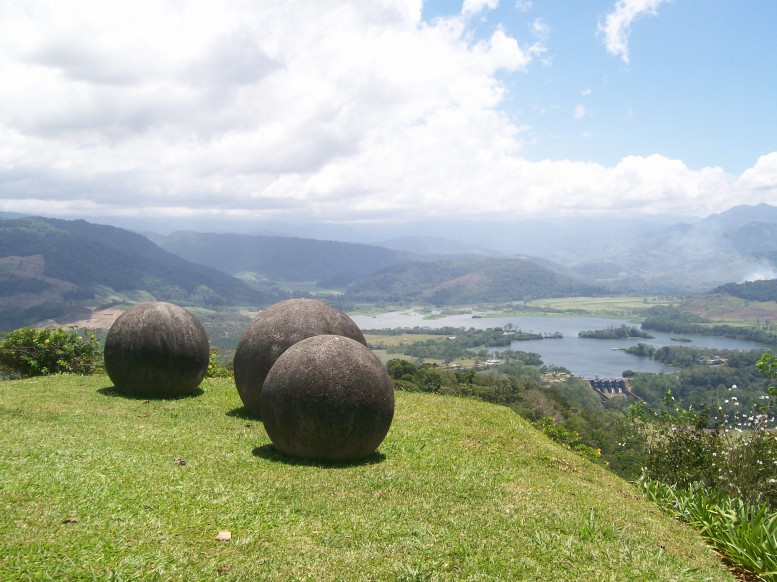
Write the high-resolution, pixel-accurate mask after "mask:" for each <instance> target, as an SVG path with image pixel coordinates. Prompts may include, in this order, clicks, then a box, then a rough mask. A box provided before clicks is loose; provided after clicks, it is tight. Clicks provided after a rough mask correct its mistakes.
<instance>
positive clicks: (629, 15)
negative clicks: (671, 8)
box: [599, 0, 667, 63]
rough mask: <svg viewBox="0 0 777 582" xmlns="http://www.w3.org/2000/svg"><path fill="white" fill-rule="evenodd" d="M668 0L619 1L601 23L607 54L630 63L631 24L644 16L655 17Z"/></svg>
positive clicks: (600, 29)
mask: <svg viewBox="0 0 777 582" xmlns="http://www.w3.org/2000/svg"><path fill="white" fill-rule="evenodd" d="M666 1H667V0H618V1H617V2H616V4H615V9H614V10H613V11H612V12H610V13H609V14H608V15H607V16H606V17H605V20H604V24H602V23H601V22H600V23H599V32H601V33H603V34H604V43H605V46H606V47H607V52H609V53H610V54H612V55H615V56H619V57H620V58H621V59H622V60H623V62H624V63H628V62H629V34H631V23H632V22H633V21H634V20H635V19H637V18H638V17H640V16H643V15H646V14H648V15H655V14H656V13H657V9H658V7H659V5H661V4H662V3H663V2H666Z"/></svg>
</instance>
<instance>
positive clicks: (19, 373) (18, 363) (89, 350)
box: [0, 328, 102, 378]
mask: <svg viewBox="0 0 777 582" xmlns="http://www.w3.org/2000/svg"><path fill="white" fill-rule="evenodd" d="M101 369H102V354H101V352H100V344H99V342H98V340H97V337H96V336H95V335H94V334H93V333H90V332H87V333H86V334H84V335H81V334H79V333H78V332H76V331H70V332H66V331H63V330H62V329H51V328H46V329H40V330H38V329H32V328H21V329H17V330H16V331H13V332H11V333H8V334H4V335H3V336H2V340H0V372H2V374H3V375H5V376H10V377H21V378H29V377H31V376H47V375H49V374H64V373H68V374H81V375H87V374H94V373H96V372H99V371H100V370H101Z"/></svg>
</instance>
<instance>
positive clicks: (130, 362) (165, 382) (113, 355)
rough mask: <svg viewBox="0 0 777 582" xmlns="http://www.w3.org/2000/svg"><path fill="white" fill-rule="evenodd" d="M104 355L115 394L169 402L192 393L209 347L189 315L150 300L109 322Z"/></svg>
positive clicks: (205, 368) (204, 368)
mask: <svg viewBox="0 0 777 582" xmlns="http://www.w3.org/2000/svg"><path fill="white" fill-rule="evenodd" d="M104 357H105V371H106V372H107V373H108V376H109V377H110V379H111V381H112V382H113V385H114V386H115V387H116V388H117V389H118V390H119V391H121V392H123V393H125V394H129V395H133V396H146V397H152V398H171V397H175V396H181V395H184V394H189V393H191V392H193V391H194V390H196V389H197V386H199V385H200V382H202V379H203V378H204V377H205V374H206V373H207V371H208V360H209V358H210V347H209V344H208V335H207V334H206V332H205V328H203V327H202V324H201V323H200V322H199V321H198V320H197V318H196V317H194V316H193V315H192V314H191V313H189V312H188V311H186V310H185V309H183V308H182V307H178V306H177V305H173V304H171V303H164V302H161V301H150V302H148V303H141V304H139V305H136V306H134V307H132V308H131V309H128V310H127V311H125V312H124V313H122V314H121V315H120V316H119V317H118V318H117V319H116V321H114V322H113V325H112V326H111V329H110V330H109V331H108V336H107V337H106V339H105V350H104Z"/></svg>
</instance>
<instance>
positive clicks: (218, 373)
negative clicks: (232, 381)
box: [206, 348, 235, 378]
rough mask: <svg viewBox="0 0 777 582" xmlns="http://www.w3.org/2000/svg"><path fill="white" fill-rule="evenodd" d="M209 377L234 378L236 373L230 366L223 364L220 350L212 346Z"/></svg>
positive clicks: (207, 374) (207, 375)
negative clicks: (219, 356)
mask: <svg viewBox="0 0 777 582" xmlns="http://www.w3.org/2000/svg"><path fill="white" fill-rule="evenodd" d="M206 377H208V378H234V377H235V373H234V372H233V371H232V370H230V369H229V368H227V367H225V366H223V365H222V364H221V362H220V361H219V358H218V350H217V349H215V348H211V350H210V358H209V359H208V371H207V373H206Z"/></svg>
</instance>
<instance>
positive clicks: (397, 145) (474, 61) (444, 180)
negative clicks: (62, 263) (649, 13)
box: [0, 0, 777, 222]
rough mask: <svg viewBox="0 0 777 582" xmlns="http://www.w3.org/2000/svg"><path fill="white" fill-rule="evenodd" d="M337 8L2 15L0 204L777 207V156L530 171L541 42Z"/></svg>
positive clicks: (167, 4) (102, 207)
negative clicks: (531, 92) (526, 92)
mask: <svg viewBox="0 0 777 582" xmlns="http://www.w3.org/2000/svg"><path fill="white" fill-rule="evenodd" d="M476 4H477V5H479V6H480V7H481V9H485V8H487V7H489V6H490V3H488V2H485V3H483V2H481V3H476ZM493 4H495V3H493ZM323 6H324V7H323V8H322V3H320V2H319V1H318V0H300V1H299V2H297V3H296V4H295V8H294V10H288V9H285V8H284V7H283V6H279V5H276V4H275V3H263V2H249V1H247V0H246V1H242V0H231V1H225V2H223V3H213V2H190V3H181V2H178V1H176V0H136V1H135V2H133V3H110V5H109V4H108V3H92V2H86V1H84V2H75V1H73V2H69V3H67V5H65V3H61V2H59V1H57V0H49V1H44V0H35V1H30V2H22V1H21V0H20V1H19V2H13V1H6V2H4V3H2V4H0V78H2V79H3V82H2V83H1V84H0V210H4V211H17V212H36V213H41V212H45V213H50V214H56V215H60V216H85V217H88V216H107V215H116V216H131V215H142V216H171V217H172V216H198V215H201V216H208V217H243V218H252V217H277V218H285V219H291V220H294V219H300V218H304V219H314V218H317V217H318V218H321V219H326V220H329V221H333V222H348V221H357V220H381V221H391V220H402V219H408V218H423V217H432V216H453V215H461V216H477V217H481V218H485V219H488V218H489V217H493V218H499V219H502V218H507V217H524V216H527V215H531V214H549V213H556V212H563V213H574V212H591V211H598V212H609V211H619V210H622V209H639V210H640V211H644V212H660V211H670V212H686V213H709V212H713V211H717V210H723V209H725V208H727V207H728V206H730V205H731V200H732V195H734V194H738V193H739V192H740V191H741V192H743V193H744V194H742V195H743V196H744V198H743V200H747V201H749V202H750V203H756V202H759V201H765V202H769V201H771V202H773V201H774V200H775V199H777V185H775V184H777V179H776V178H775V176H777V170H775V165H777V154H770V155H769V156H764V157H763V158H761V159H760V160H759V161H758V163H757V164H756V165H755V166H754V167H753V168H752V169H750V170H748V171H747V172H744V173H743V174H742V176H740V177H736V176H730V175H728V174H726V173H725V172H723V170H721V169H720V168H703V169H701V170H694V169H689V168H687V167H686V166H685V165H684V164H683V163H682V162H679V161H677V160H669V159H666V158H664V157H661V156H649V157H628V158H625V159H624V160H623V161H621V162H620V163H619V164H617V165H615V166H613V167H604V166H601V165H597V164H591V163H583V162H575V161H568V160H557V161H550V160H548V161H542V162H529V161H527V160H525V159H523V158H522V148H523V146H524V141H525V140H526V141H529V140H531V139H532V135H533V133H532V131H531V130H530V128H527V127H524V126H522V125H520V123H519V122H516V121H515V120H513V119H511V118H510V117H509V116H508V115H507V114H506V113H505V112H504V111H503V110H502V109H501V107H502V105H503V99H504V95H505V91H506V89H505V85H504V84H503V82H502V80H501V79H503V78H504V76H505V75H506V74H507V73H509V72H511V71H516V72H519V73H518V77H517V78H518V79H519V80H520V78H521V77H520V75H522V74H523V73H522V71H527V70H529V69H530V68H531V66H532V64H533V63H534V62H535V60H536V59H537V58H538V55H539V54H541V52H542V49H543V47H542V45H532V46H528V47H527V46H526V45H525V44H523V43H522V42H521V40H522V39H520V38H514V37H512V36H511V35H510V34H509V33H508V32H507V31H506V30H504V29H503V28H500V27H496V28H494V29H493V32H492V33H491V34H490V35H486V36H485V37H483V36H480V37H479V38H480V40H473V39H472V38H471V37H470V34H469V31H468V29H467V23H466V22H465V21H464V20H463V19H462V17H461V16H460V15H456V16H454V17H451V18H448V19H438V20H435V21H434V22H432V23H426V22H423V21H422V20H421V1H420V0H416V1H413V0H379V1H376V2H361V1H359V0H330V1H328V2H327V3H325V4H323ZM473 6H474V4H473ZM529 34H531V33H529ZM584 111H585V109H581V112H584Z"/></svg>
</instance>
